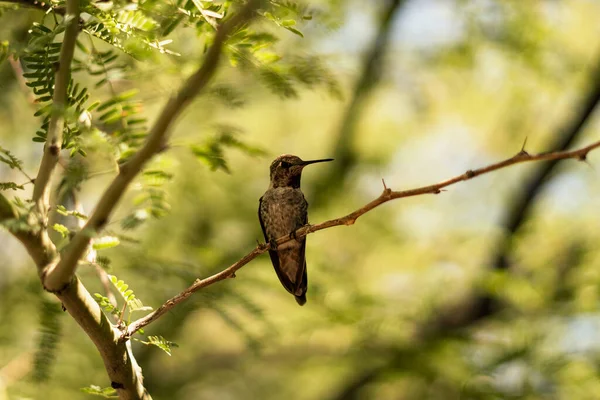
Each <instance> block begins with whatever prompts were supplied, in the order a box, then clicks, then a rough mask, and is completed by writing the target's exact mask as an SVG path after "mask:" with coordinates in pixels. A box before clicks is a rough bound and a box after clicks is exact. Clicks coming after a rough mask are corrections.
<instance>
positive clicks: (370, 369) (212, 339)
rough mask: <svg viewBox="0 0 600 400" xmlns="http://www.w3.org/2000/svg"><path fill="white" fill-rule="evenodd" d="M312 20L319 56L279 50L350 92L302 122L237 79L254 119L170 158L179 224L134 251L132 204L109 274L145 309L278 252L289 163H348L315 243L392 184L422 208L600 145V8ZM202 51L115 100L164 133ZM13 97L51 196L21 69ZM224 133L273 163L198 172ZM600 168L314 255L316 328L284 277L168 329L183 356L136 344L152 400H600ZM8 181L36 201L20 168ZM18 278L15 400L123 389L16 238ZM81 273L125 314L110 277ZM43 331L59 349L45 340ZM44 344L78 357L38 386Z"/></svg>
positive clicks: (5, 374) (410, 217)
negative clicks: (111, 292)
mask: <svg viewBox="0 0 600 400" xmlns="http://www.w3.org/2000/svg"><path fill="white" fill-rule="evenodd" d="M310 6H311V7H312V9H313V10H314V15H315V18H313V19H312V20H310V21H306V22H305V23H304V25H303V26H302V31H303V33H304V36H305V38H301V37H299V36H297V35H294V34H292V33H290V32H287V31H277V34H278V35H280V39H281V41H280V43H279V45H278V50H279V51H280V52H281V53H282V54H284V56H285V54H286V52H292V51H293V52H295V53H296V54H298V53H300V54H318V55H320V56H321V57H322V58H323V59H324V60H325V61H326V63H327V65H328V66H329V68H330V70H331V71H332V73H333V76H334V77H335V78H336V79H337V81H338V84H339V88H338V90H323V89H317V90H303V91H302V90H301V91H300V92H299V93H298V96H297V97H295V98H291V99H282V98H280V97H279V96H277V95H273V94H272V93H271V92H270V91H269V90H267V89H266V88H265V87H264V86H261V85H259V84H257V82H256V81H255V79H254V78H253V77H252V76H249V75H246V74H243V73H241V72H239V71H238V70H236V69H233V68H230V67H228V66H227V65H224V67H223V68H222V69H221V70H220V72H219V74H218V75H217V77H216V81H217V82H226V83H228V84H230V85H233V86H235V87H236V88H238V89H239V91H240V92H241V95H242V97H243V99H244V100H245V103H246V104H245V106H244V107H242V108H230V107H225V106H223V105H221V104H220V103H218V102H215V101H214V99H213V98H211V97H210V96H204V97H200V98H199V99H197V100H196V101H194V103H193V104H192V105H191V106H190V107H189V108H188V109H187V111H186V112H185V113H184V114H183V115H182V117H181V118H180V119H179V121H178V122H177V124H176V126H175V127H174V129H173V136H172V139H171V144H172V146H171V148H170V149H169V151H168V152H165V153H162V154H161V155H159V156H158V157H157V159H155V160H154V161H153V162H152V164H153V165H152V166H150V168H162V169H164V170H165V171H167V172H168V173H169V174H172V176H173V178H172V179H171V180H169V181H167V182H164V183H163V184H162V186H161V188H162V189H163V191H164V198H161V200H160V201H164V202H165V203H168V204H169V206H168V207H167V206H165V207H164V208H165V209H168V212H164V213H162V212H161V213H159V214H164V215H163V216H162V217H161V218H150V219H149V221H148V222H147V223H146V224H144V225H142V226H141V227H139V228H137V229H135V230H132V231H127V232H123V231H122V230H120V228H119V221H120V220H121V219H122V218H124V217H125V216H126V215H128V213H129V212H130V211H131V210H132V209H133V208H134V207H135V206H136V205H135V204H136V203H135V201H136V199H138V200H139V193H138V189H139V187H138V186H140V185H137V184H136V185H133V187H132V188H131V190H130V191H129V192H128V196H127V197H126V199H125V200H123V201H122V202H121V204H120V207H119V209H118V211H117V213H116V215H115V216H114V217H113V222H111V224H110V225H109V226H108V230H109V232H111V231H114V232H115V234H123V237H122V239H121V245H120V246H118V247H116V248H112V249H108V250H101V251H100V252H99V254H101V255H102V256H104V257H109V258H110V259H111V263H110V266H109V273H111V274H114V275H116V276H118V277H119V278H120V279H123V280H125V281H126V282H127V283H128V284H129V285H130V288H131V289H133V290H134V291H135V293H136V295H137V297H138V298H140V299H142V301H143V302H144V304H146V305H150V306H153V307H155V308H156V307H157V306H159V305H160V304H161V303H162V302H164V301H165V300H166V299H168V298H170V297H172V296H173V295H175V294H177V293H178V292H180V291H181V290H183V289H184V288H185V287H187V286H188V285H190V284H191V283H192V282H193V281H194V280H195V279H196V278H198V277H200V278H202V277H206V276H209V275H210V274H212V273H215V272H218V271H219V270H221V269H223V268H225V267H227V266H229V265H230V264H231V263H232V262H234V261H236V260H237V259H239V258H241V257H242V256H243V255H244V254H246V253H247V252H248V251H250V250H251V249H252V248H254V246H255V244H256V240H262V233H261V231H260V226H259V223H258V220H257V207H258V199H259V197H260V196H261V195H262V194H263V192H264V190H266V188H267V186H268V178H269V177H268V166H269V164H270V162H271V160H272V159H273V158H275V157H276V156H277V155H279V154H282V153H292V154H296V155H298V156H300V157H302V158H304V159H312V158H324V157H334V158H336V162H335V163H330V164H320V165H318V166H314V167H310V168H307V169H306V170H305V173H304V176H303V190H304V193H305V195H306V197H307V199H308V202H309V204H310V206H309V221H310V222H311V223H318V222H322V221H325V220H328V219H332V218H336V217H340V216H342V215H345V214H347V213H349V212H351V211H353V210H355V209H356V208H358V207H360V206H362V205H363V204H365V203H366V202H368V201H370V200H371V199H373V198H375V197H377V196H378V195H379V194H380V192H381V190H382V188H383V187H382V183H381V179H382V178H384V179H385V182H386V184H387V186H388V187H391V188H393V189H397V190H401V189H409V188H414V187H417V186H422V185H426V184H431V183H435V182H438V181H442V180H444V179H447V178H450V177H452V176H455V175H459V174H461V173H463V172H465V171H466V170H467V169H471V168H476V167H480V166H484V165H487V164H490V163H493V162H495V161H498V160H501V159H504V158H508V157H511V156H513V155H514V154H516V153H517V152H519V151H520V150H521V148H522V146H523V143H524V142H525V140H526V141H527V143H526V147H525V149H526V150H527V151H529V152H531V153H538V152H542V151H550V150H557V149H560V148H562V147H563V146H565V145H567V146H570V148H575V147H577V146H583V145H586V144H589V143H591V142H593V141H596V140H600V118H599V117H598V112H594V107H595V105H596V103H597V102H598V98H599V97H600V39H599V38H600V1H597V0H570V1H559V0H539V1H522V0H520V1H517V0H513V1H505V0H477V1H461V0H412V1H411V0H407V1H383V0H382V1H371V2H364V1H353V0H349V1H314V2H311V3H310ZM0 18H1V19H0V21H1V23H0V40H2V39H10V40H11V42H16V43H18V42H19V41H21V42H23V43H25V42H26V40H27V29H28V27H29V26H30V24H31V23H32V22H34V21H39V20H40V19H41V13H40V12H39V11H36V10H31V11H25V10H18V11H14V10H5V11H4V12H3V15H2V16H1V17H0ZM187 34H188V33H186V31H185V30H183V31H181V32H178V33H176V34H175V35H174V37H173V39H174V46H175V48H176V49H177V51H179V52H180V53H181V54H182V56H181V57H174V56H169V55H163V56H161V57H154V58H151V59H149V60H146V61H144V62H135V61H133V60H131V59H130V58H128V57H127V56H126V55H121V57H122V58H123V60H124V62H128V63H130V64H131V67H132V69H131V73H130V74H129V75H126V76H118V77H114V79H115V84H116V85H121V86H120V87H122V88H125V89H128V88H132V87H135V88H139V89H140V93H141V97H142V98H143V99H144V113H145V114H146V115H147V116H148V117H149V118H150V120H151V119H152V117H153V116H155V115H156V114H157V111H158V110H159V109H160V107H161V106H162V105H163V104H164V103H165V101H166V99H167V98H168V96H169V94H170V93H171V91H172V90H173V88H175V87H177V86H178V85H179V84H180V83H181V82H182V80H183V77H184V76H186V74H188V73H189V72H190V71H192V70H193V68H194V66H195V65H197V59H198V55H199V51H200V49H198V48H194V47H193V46H191V44H192V43H194V41H192V40H189V39H190V37H191V36H193V33H189V35H190V37H188V36H186V35H187ZM188 43H189V45H188ZM100 45H101V44H99V46H100ZM225 64H226V63H225ZM0 89H1V90H0V104H1V106H0V145H1V146H2V147H4V148H8V149H11V151H12V152H13V153H15V154H16V155H17V156H18V157H20V158H22V159H23V160H24V161H25V170H26V171H28V173H29V174H30V175H35V171H36V170H37V166H38V162H39V159H40V155H41V150H42V148H41V146H40V145H39V143H33V142H31V140H30V138H31V137H32V136H33V133H34V132H35V130H36V128H37V126H38V124H39V121H38V120H37V119H36V118H34V117H33V108H32V106H31V104H30V103H29V99H28V96H27V92H26V91H25V90H24V88H23V87H22V86H21V84H20V82H19V80H18V79H17V78H16V75H15V68H14V65H11V63H10V62H9V61H5V62H4V63H3V64H1V65H0ZM223 126H229V127H236V129H239V130H240V131H241V133H240V134H239V135H240V138H241V139H243V141H244V143H247V144H248V146H251V147H252V149H253V151H239V150H236V149H229V150H227V151H226V153H225V157H226V160H227V164H228V168H229V170H230V173H225V172H224V171H222V170H219V171H211V169H210V168H209V167H208V166H207V165H206V164H205V163H204V162H203V160H199V159H197V157H195V156H194V154H193V152H191V151H190V150H189V145H194V144H202V143H205V142H206V140H209V138H211V137H212V135H214V132H215V129H216V128H215V127H223ZM232 129H233V128H232ZM256 149H261V150H262V151H258V150H256ZM103 151H105V150H103V149H102V148H98V149H96V151H95V152H92V154H90V155H89V156H88V160H87V161H86V162H87V163H88V166H89V169H90V173H91V175H92V178H91V179H89V180H88V181H86V182H85V184H84V185H83V187H82V190H81V201H82V204H83V206H84V208H85V210H87V211H88V212H89V210H92V209H93V207H94V204H95V202H96V201H97V199H98V196H99V194H100V193H101V191H102V190H103V189H104V188H105V187H106V185H107V184H108V182H110V179H111V178H112V176H113V175H114V170H115V169H114V165H112V164H111V162H110V158H109V157H106V156H105V154H104V153H103ZM599 160H600V156H599V155H598V152H592V153H590V154H589V157H588V159H587V162H586V163H583V162H577V161H574V160H567V161H564V162H561V163H560V164H558V165H555V166H553V167H552V169H551V171H550V172H549V173H546V174H544V173H543V170H544V168H546V169H548V168H549V167H550V166H549V164H547V163H535V164H534V163H532V164H527V165H517V166H513V167H510V168H507V169H503V170H500V171H497V172H494V173H492V174H488V175H485V176H482V177H478V178H476V179H474V180H471V181H468V182H463V183H460V184H457V185H455V186H451V187H449V188H448V189H447V190H446V191H444V192H442V193H440V194H439V195H435V196H434V195H426V196H418V197H414V198H407V199H400V200H396V201H393V202H390V203H387V204H385V205H383V206H381V207H379V208H377V209H375V210H373V211H371V212H369V213H368V214H366V215H365V216H363V217H361V218H360V219H358V221H357V223H356V224H355V225H353V226H350V227H335V228H331V229H327V230H324V231H320V232H317V233H315V234H311V235H310V236H309V237H308V246H307V252H306V256H307V261H308V277H309V291H308V303H307V305H306V306H304V307H302V308H301V307H298V306H297V304H296V302H295V301H294V299H293V297H292V296H290V295H289V294H288V293H287V292H286V291H285V290H284V289H283V288H282V287H281V286H280V284H279V282H278V280H277V277H276V275H275V273H274V271H273V268H272V266H271V264H270V260H269V258H268V256H266V255H263V256H261V257H259V258H258V259H256V260H254V261H252V262H251V263H250V264H249V265H247V266H245V267H244V268H243V269H241V270H240V271H239V272H238V273H237V278H236V279H230V280H226V281H223V282H220V283H218V284H215V285H213V286H211V287H209V288H207V289H205V290H202V291H200V292H199V293H197V294H195V295H194V296H193V297H191V298H190V299H189V300H187V301H186V302H185V303H183V304H181V305H180V306H178V307H176V308H175V309H174V310H173V311H172V312H170V313H169V314H168V315H165V316H164V317H163V318H161V319H160V320H159V321H158V322H156V323H154V324H152V325H150V326H149V327H147V328H146V333H147V334H156V335H162V336H164V337H165V338H167V339H168V340H170V341H173V342H175V343H177V344H178V345H179V347H178V348H175V349H174V350H173V353H172V356H169V355H167V354H165V353H164V352H162V351H160V350H159V349H158V348H156V347H152V346H150V347H148V346H144V345H143V344H140V343H136V342H134V344H133V346H134V349H135V353H136V355H137V358H138V362H139V364H140V365H141V367H142V368H143V370H144V375H145V384H146V386H147V387H148V389H149V391H150V393H151V394H152V395H153V397H154V398H155V399H298V400H309V399H501V398H520V399H595V398H598V397H599V396H600V341H599V340H598V335H597V332H598V331H599V330H600V314H599V313H598V308H599V305H600V304H599V300H600V299H599V295H600V249H599V247H598V243H599V240H600V229H599V226H600V212H599V210H600V180H599V179H598V178H599V172H598V162H599ZM541 171H542V172H541ZM0 176H1V179H0V181H8V180H16V181H22V180H23V179H24V178H23V176H21V175H19V174H18V173H17V172H15V171H11V170H9V169H7V168H4V167H2V166H0ZM536 177H537V178H540V179H539V180H540V181H541V184H536V182H535V180H536ZM30 186H31V185H29V186H28V187H27V189H28V190H31V187H30ZM17 194H18V195H19V196H22V197H26V194H23V192H21V193H17ZM136 196H137V197H136ZM138 204H139V201H138ZM0 271H1V273H0V399H5V398H6V399H26V398H32V399H38V398H49V399H78V398H82V399H83V398H88V397H89V395H86V394H84V393H81V392H80V391H79V388H82V387H86V386H89V385H91V384H94V385H99V386H102V387H104V386H108V385H109V382H108V379H107V376H106V373H105V371H104V368H103V365H102V361H101V359H100V357H99V356H98V354H97V353H96V350H95V348H94V346H93V345H92V343H91V342H90V340H89V339H88V338H87V337H86V336H85V334H84V333H83V332H82V331H81V330H80V329H79V327H78V326H77V325H76V324H75V322H74V321H73V320H71V319H70V318H69V316H68V315H67V314H66V313H63V312H62V311H60V304H58V303H57V302H56V301H55V300H54V299H53V297H52V296H49V295H47V294H45V293H43V291H42V289H41V287H40V284H39V279H38V277H37V274H36V270H35V267H34V265H33V263H32V262H31V261H30V260H29V259H28V257H27V255H26V253H25V251H24V249H23V248H22V247H21V246H20V244H19V243H18V242H17V241H16V240H14V239H13V238H12V237H10V235H8V234H7V233H6V232H5V231H2V232H0ZM78 273H79V276H80V277H81V279H82V281H83V282H84V284H85V285H86V286H88V287H89V288H90V291H91V292H92V293H94V292H100V293H102V292H103V287H102V285H101V284H100V282H99V279H98V276H97V274H96V271H95V269H94V268H92V267H88V266H82V267H81V268H80V269H79V272H78ZM44 318H46V319H47V320H48V319H49V320H52V321H56V323H57V324H60V326H61V328H60V330H59V331H60V333H59V334H54V335H50V336H48V335H46V336H44V331H43V329H42V328H41V326H42V325H41V323H40V321H41V320H42V319H44ZM48 337H50V339H48ZM41 340H51V341H52V340H53V341H54V343H55V344H56V345H57V349H58V351H57V352H56V353H55V356H54V358H53V359H51V360H42V363H44V364H46V365H47V366H48V367H49V368H48V369H47V371H46V373H47V374H48V376H47V379H45V380H44V381H43V382H41V383H36V381H35V379H34V375H35V362H34V360H35V359H36V357H35V354H36V349H37V348H38V347H39V343H40V341H41ZM38 361H39V360H38Z"/></svg>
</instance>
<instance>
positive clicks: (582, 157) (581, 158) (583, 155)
mask: <svg viewBox="0 0 600 400" xmlns="http://www.w3.org/2000/svg"><path fill="white" fill-rule="evenodd" d="M577 159H578V160H579V161H586V160H587V153H583V154H580V155H579V156H577Z"/></svg>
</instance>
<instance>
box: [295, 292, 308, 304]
mask: <svg viewBox="0 0 600 400" xmlns="http://www.w3.org/2000/svg"><path fill="white" fill-rule="evenodd" d="M294 297H295V298H296V302H297V303H298V304H300V305H301V306H303V305H304V304H306V293H302V295H301V296H294Z"/></svg>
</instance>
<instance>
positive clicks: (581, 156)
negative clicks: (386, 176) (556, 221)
mask: <svg viewBox="0 0 600 400" xmlns="http://www.w3.org/2000/svg"><path fill="white" fill-rule="evenodd" d="M599 147H600V141H598V142H595V143H592V144H591V145H589V146H586V147H583V148H581V149H579V150H573V151H557V152H548V153H541V154H537V155H531V154H529V153H527V152H526V151H525V150H521V151H520V152H519V153H517V154H516V155H515V156H513V157H511V158H508V159H506V160H504V161H500V162H497V163H495V164H491V165H488V166H486V167H483V168H478V169H474V170H468V171H467V172H465V173H463V174H461V175H458V176H455V177H454V178H451V179H448V180H445V181H442V182H439V183H436V184H433V185H428V186H422V187H419V188H416V189H410V190H402V191H394V190H391V189H390V188H388V187H387V186H385V184H384V190H383V193H381V195H380V196H379V197H377V198H376V199H375V200H373V201H371V202H369V203H367V204H366V205H364V206H363V207H361V208H359V209H358V210H356V211H354V212H352V213H350V214H348V215H346V216H344V217H341V218H336V219H332V220H329V221H325V222H322V223H320V224H316V225H305V226H303V227H302V228H300V229H298V230H297V231H296V232H295V234H294V235H285V236H283V237H281V238H279V239H277V244H283V243H285V242H287V241H289V240H294V239H293V238H297V239H299V238H302V237H304V236H306V235H308V234H310V233H313V232H317V231H320V230H323V229H327V228H331V227H334V226H340V225H353V224H354V223H355V222H356V220H357V219H358V218H359V217H360V216H362V215H364V214H366V213H367V212H369V211H371V210H372V209H374V208H375V207H378V206H380V205H381V204H383V203H386V202H388V201H390V200H394V199H400V198H404V197H413V196H419V195H423V194H439V193H440V192H441V190H442V189H443V188H445V187H447V186H450V185H454V184H456V183H458V182H462V181H468V180H470V179H473V178H475V177H476V176H479V175H483V174H487V173H489V172H492V171H496V170H499V169H502V168H506V167H508V166H510V165H514V164H520V163H524V162H530V161H549V160H563V159H567V158H575V159H578V160H580V161H584V160H585V159H586V157H587V154H588V153H589V152H590V151H592V150H594V149H596V148H599ZM268 250H269V244H263V243H258V244H257V245H256V247H255V248H254V250H252V251H251V252H250V253H248V254H246V255H245V256H244V257H243V258H242V259H240V260H239V261H237V262H235V263H234V264H232V265H231V266H229V267H228V268H226V269H224V270H223V271H221V272H218V273H216V274H214V275H212V276H210V277H208V278H205V279H201V280H200V279H197V280H196V281H195V282H194V284H193V285H191V286H190V287H189V288H187V289H185V290H184V291H182V292H181V293H179V294H178V295H176V296H175V297H173V298H171V299H169V300H167V301H166V302H165V303H164V304H163V305H162V306H160V307H159V308H158V309H156V310H155V311H154V312H152V313H150V314H148V315H146V316H144V317H142V318H140V319H138V320H136V321H134V322H132V323H131V324H130V325H129V327H128V328H127V330H126V331H125V332H123V335H122V337H121V340H127V339H128V338H129V337H131V335H133V334H134V333H135V332H137V331H138V330H140V329H142V328H143V327H145V326H146V325H148V324H150V323H151V322H153V321H156V320H157V319H158V318H160V317H161V316H162V315H164V314H165V313H167V312H168V311H169V310H171V309H172V308H173V307H175V306H176V305H177V304H179V303H181V302H182V301H184V300H185V299H187V298H188V297H190V296H191V295H192V294H193V293H194V292H196V291H198V290H200V289H202V288H205V287H207V286H210V285H212V284H214V283H217V282H219V281H222V280H224V279H226V278H229V277H230V276H232V275H234V274H235V272H236V271H237V270H239V269H240V268H242V267H243V266H244V265H246V264H248V263H249V262H250V261H252V260H253V259H254V258H256V257H258V256H259V255H261V254H262V253H265V252H266V251H268Z"/></svg>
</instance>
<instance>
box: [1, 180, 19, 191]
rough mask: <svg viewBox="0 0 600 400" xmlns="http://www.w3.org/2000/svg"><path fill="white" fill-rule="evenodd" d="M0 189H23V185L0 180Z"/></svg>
mask: <svg viewBox="0 0 600 400" xmlns="http://www.w3.org/2000/svg"><path fill="white" fill-rule="evenodd" d="M0 190H25V187H24V186H23V185H17V184H16V183H15V182H0Z"/></svg>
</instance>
